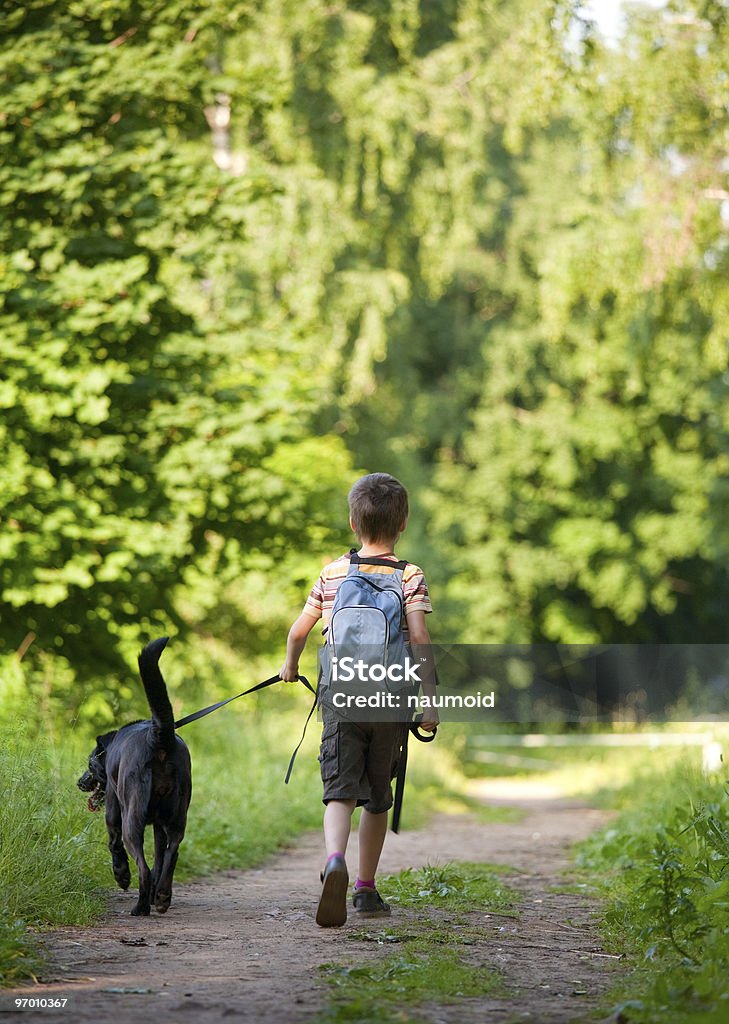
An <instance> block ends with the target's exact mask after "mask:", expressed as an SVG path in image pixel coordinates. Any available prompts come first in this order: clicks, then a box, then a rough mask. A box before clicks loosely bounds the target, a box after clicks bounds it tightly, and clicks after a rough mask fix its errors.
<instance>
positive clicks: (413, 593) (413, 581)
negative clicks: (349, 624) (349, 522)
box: [304, 552, 433, 635]
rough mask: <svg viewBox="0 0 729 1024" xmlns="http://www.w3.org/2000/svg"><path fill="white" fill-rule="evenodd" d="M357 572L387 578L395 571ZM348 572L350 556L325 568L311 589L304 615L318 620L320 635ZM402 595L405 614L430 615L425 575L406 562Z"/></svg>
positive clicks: (363, 568) (379, 568) (376, 568)
mask: <svg viewBox="0 0 729 1024" xmlns="http://www.w3.org/2000/svg"><path fill="white" fill-rule="evenodd" d="M384 557H386V558H390V559H391V561H393V562H397V561H399V559H398V557H397V555H392V556H390V555H385V556H384ZM359 571H360V572H362V573H366V572H379V573H384V574H385V575H387V574H389V573H390V572H394V571H395V570H394V568H393V569H392V570H390V569H388V568H387V566H384V565H360V566H359ZM348 572H349V552H347V554H346V555H341V556H340V557H339V558H337V559H335V561H333V562H330V563H329V565H325V566H324V568H323V569H322V571H321V573H320V574H319V579H318V580H317V581H316V583H315V584H314V586H313V587H312V588H311V593H310V594H309V596H308V597H307V599H306V604H305V605H304V611H305V612H306V614H307V615H311V616H313V617H314V618H315V619H318V618H321V620H322V633H326V631H327V629H328V627H329V620H330V618H331V616H332V606H333V604H334V597H335V595H336V593H337V588H338V587H339V584H340V583H341V582H342V580H343V579H344V577H345V576H346V575H347V573H348ZM402 591H403V601H404V605H405V613H406V614H407V612H410V611H423V612H432V610H433V609H432V607H431V604H430V595H429V594H428V584H427V583H426V582H425V575H424V573H423V570H422V569H421V568H420V567H419V566H417V565H413V564H412V562H408V563H407V565H406V566H405V569H404V570H403V574H402ZM405 633H406V635H407V627H405Z"/></svg>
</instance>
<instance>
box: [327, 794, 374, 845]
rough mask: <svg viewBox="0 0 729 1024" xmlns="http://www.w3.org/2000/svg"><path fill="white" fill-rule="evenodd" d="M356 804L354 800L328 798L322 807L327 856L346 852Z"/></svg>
mask: <svg viewBox="0 0 729 1024" xmlns="http://www.w3.org/2000/svg"><path fill="white" fill-rule="evenodd" d="M356 804H357V801H356V800H330V801H329V803H328V804H327V805H326V807H325V808H324V845H325V846H326V851H327V857H331V855H332V854H333V853H341V854H342V856H344V854H345V853H346V850H347V842H348V841H349V832H350V829H351V827H352V814H353V812H354V808H355V807H356ZM360 835H361V830H360ZM383 838H384V837H383Z"/></svg>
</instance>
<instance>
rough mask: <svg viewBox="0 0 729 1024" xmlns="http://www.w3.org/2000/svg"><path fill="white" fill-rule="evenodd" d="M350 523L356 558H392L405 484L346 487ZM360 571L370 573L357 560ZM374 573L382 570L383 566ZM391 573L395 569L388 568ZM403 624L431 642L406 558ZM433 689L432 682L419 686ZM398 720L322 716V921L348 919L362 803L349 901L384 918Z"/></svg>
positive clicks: (295, 629) (327, 613)
mask: <svg viewBox="0 0 729 1024" xmlns="http://www.w3.org/2000/svg"><path fill="white" fill-rule="evenodd" d="M349 512H350V518H349V525H350V526H351V528H352V529H353V530H354V532H355V534H356V535H357V539H358V540H359V543H360V550H359V552H358V554H359V555H360V557H361V558H375V557H379V558H386V559H388V560H392V561H393V563H394V562H397V560H398V559H397V556H396V555H395V544H396V543H397V541H398V539H399V538H400V535H401V534H402V532H403V531H404V530H405V526H406V523H407V517H408V495H407V491H406V490H405V488H404V487H403V485H402V484H401V483H400V482H399V480H396V479H395V478H394V477H393V476H390V475H389V473H371V474H369V475H368V476H364V477H362V478H361V479H360V480H358V481H357V483H356V484H355V485H354V486H353V487H352V489H351V491H350V492H349ZM349 557H350V556H349V555H348V554H347V555H342V556H341V557H340V558H338V559H336V561H334V562H331V563H330V564H329V565H327V566H325V567H324V569H323V570H322V572H321V575H320V576H319V579H318V580H317V582H316V583H315V585H314V587H313V588H312V590H311V593H310V594H309V596H308V598H307V599H306V605H305V606H304V610H303V612H302V613H301V615H300V616H299V617H298V619H297V620H296V621H295V622H294V624H293V626H292V627H291V629H290V631H289V635H288V641H287V644H286V660H285V662H284V664H283V666H282V668H281V671H280V673H279V675H280V676H281V678H282V679H288V680H294V679H296V677H297V672H298V668H299V658H300V657H301V654H302V652H303V650H304V646H305V644H306V640H307V637H308V636H309V633H310V632H311V630H312V629H313V628H314V626H315V625H316V623H317V622H318V620H319V619H320V618H321V619H322V627H323V628H322V633H323V634H326V631H327V628H328V626H329V619H330V617H331V610H332V605H333V604H334V597H335V595H336V592H337V588H338V586H339V584H340V583H341V582H342V580H343V579H344V578H345V577H346V575H347V571H348V569H349ZM360 569H361V571H367V566H366V565H362V566H361V567H360ZM373 571H376V572H378V573H383V572H384V573H387V572H388V571H389V570H388V569H387V568H384V567H382V566H377V567H374V569H373ZM393 571H394V567H393ZM402 588H403V599H404V609H405V618H406V625H407V629H406V630H405V638H406V640H408V641H409V642H410V644H411V645H412V646H413V647H414V648H415V649H417V648H418V647H420V646H421V645H427V646H428V647H429V645H430V637H429V635H428V630H427V627H426V625H425V615H426V614H427V613H428V612H430V611H431V610H432V609H431V606H430V597H429V595H428V587H427V584H426V582H425V576H424V575H423V572H422V570H421V569H419V568H418V566H416V565H411V564H410V563H408V565H407V567H406V568H405V570H404V572H403V577H402ZM424 690H425V691H429V690H431V687H430V685H426V686H424ZM437 724H438V718H437V714H436V712H435V711H429V712H427V713H426V715H425V720H424V721H422V722H421V723H420V728H421V729H424V730H426V731H428V732H432V731H433V730H434V729H435V727H436V725H437ZM402 730H403V725H402V723H400V722H353V721H334V720H327V716H326V715H325V716H324V728H323V731H322V742H321V753H320V755H319V760H320V762H321V775H322V781H323V784H324V795H323V802H324V804H325V810H324V842H325V845H326V852H327V863H326V867H325V868H324V871H323V873H322V891H321V896H320V898H319V906H318V909H317V914H316V921H317V924H319V925H321V926H322V927H324V928H326V927H331V926H339V925H343V924H344V922H345V921H346V920H347V886H348V884H349V875H348V872H347V865H346V862H345V859H344V855H345V852H346V849H347V841H348V840H349V833H350V828H351V819H352V814H353V812H354V809H355V807H357V806H361V807H362V817H361V818H360V823H359V833H358V835H359V871H358V877H357V881H356V882H355V886H354V894H353V898H352V903H353V906H354V909H355V911H357V912H358V913H361V914H362V915H363V916H367V917H375V916H384V915H387V914H389V913H390V907H389V906H388V904H387V903H385V902H384V900H383V899H382V897H381V896H380V894H379V893H378V891H377V886H376V885H375V875H376V871H377V865H378V863H379V860H380V854H381V852H382V846H383V843H384V841H385V834H386V832H387V812H388V810H389V809H390V807H391V806H392V784H391V780H392V777H393V775H394V771H395V765H396V761H397V756H398V752H399V747H400V740H401V737H402Z"/></svg>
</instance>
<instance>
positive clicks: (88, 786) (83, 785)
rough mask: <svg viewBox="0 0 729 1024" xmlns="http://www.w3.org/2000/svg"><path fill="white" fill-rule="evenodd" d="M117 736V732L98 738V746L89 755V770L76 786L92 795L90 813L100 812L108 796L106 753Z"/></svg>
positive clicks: (89, 805)
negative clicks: (105, 797)
mask: <svg viewBox="0 0 729 1024" xmlns="http://www.w3.org/2000/svg"><path fill="white" fill-rule="evenodd" d="M115 736H116V730H114V731H113V732H107V733H105V734H104V735H103V736H97V737H96V746H95V747H94V749H93V750H92V751H91V754H90V755H89V768H88V771H85V772H84V773H83V775H82V776H81V778H80V779H79V780H78V782H77V783H76V785H77V786H78V788H79V789H80V790H81V791H82V792H84V793H90V794H91V795H90V797H89V801H88V807H89V810H90V811H98V809H99V808H100V807H101V805H102V804H103V802H104V796H105V794H106V752H107V750H108V747H109V744H110V743H111V741H112V740H113V739H114V737H115Z"/></svg>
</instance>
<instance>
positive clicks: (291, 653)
mask: <svg viewBox="0 0 729 1024" xmlns="http://www.w3.org/2000/svg"><path fill="white" fill-rule="evenodd" d="M318 621H319V619H318V618H317V617H315V616H314V615H309V614H308V613H307V612H302V613H301V615H299V617H298V619H297V620H296V622H295V623H294V624H293V626H292V627H291V629H290V630H289V635H288V638H287V640H286V660H285V661H284V663H283V665H282V666H281V670H280V672H279V675H280V677H281V678H282V679H286V680H287V681H288V682H293V681H294V680H295V679H297V678H298V674H299V658H300V657H301V653H302V651H303V650H304V647H306V640H307V637H308V636H309V633H311V631H312V629H313V628H314V626H315V625H316V624H317V622H318Z"/></svg>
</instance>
